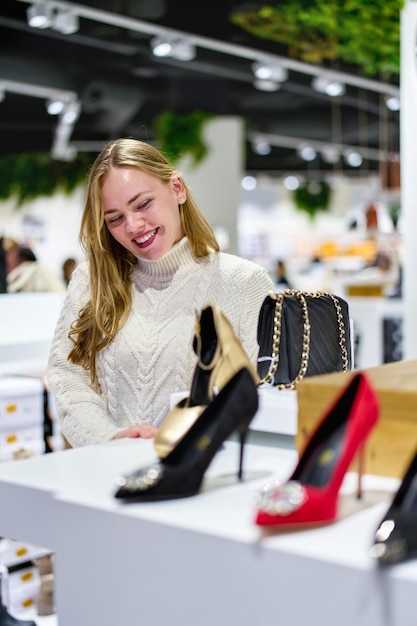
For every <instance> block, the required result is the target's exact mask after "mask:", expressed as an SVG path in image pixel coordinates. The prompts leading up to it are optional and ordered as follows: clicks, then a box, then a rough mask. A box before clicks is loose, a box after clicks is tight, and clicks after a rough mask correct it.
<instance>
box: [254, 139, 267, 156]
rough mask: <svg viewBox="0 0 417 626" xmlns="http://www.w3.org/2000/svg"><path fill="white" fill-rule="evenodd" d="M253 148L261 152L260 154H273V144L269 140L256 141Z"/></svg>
mask: <svg viewBox="0 0 417 626" xmlns="http://www.w3.org/2000/svg"><path fill="white" fill-rule="evenodd" d="M252 150H253V151H254V152H256V154H259V156H266V155H267V154H271V146H270V145H269V143H268V142H267V141H254V142H253V144H252Z"/></svg>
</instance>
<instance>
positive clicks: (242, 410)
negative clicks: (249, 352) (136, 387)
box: [115, 368, 258, 502]
mask: <svg viewBox="0 0 417 626" xmlns="http://www.w3.org/2000/svg"><path fill="white" fill-rule="evenodd" d="M257 409H258V390H257V387H256V385H255V383H254V380H253V378H252V375H251V374H250V373H249V371H248V370H247V369H246V368H243V369H242V370H240V371H239V372H238V373H237V374H235V376H234V377H233V378H232V379H231V380H230V381H229V382H228V383H227V384H226V386H225V387H223V389H222V390H221V391H220V392H219V394H218V395H217V396H215V397H214V399H213V400H212V402H211V403H210V404H209V405H208V406H207V408H206V409H205V410H204V411H203V412H202V413H201V415H200V416H199V417H198V419H197V420H196V421H195V422H194V424H193V425H192V426H191V428H190V429H189V430H188V431H187V432H186V434H185V435H184V437H183V438H182V439H180V441H179V442H178V444H177V445H176V447H175V448H174V449H173V450H172V452H170V453H169V454H168V455H167V456H166V457H165V458H164V459H159V460H158V461H157V462H155V463H153V464H151V465H148V466H146V467H143V468H141V469H139V470H137V471H135V472H132V473H131V474H128V475H127V476H122V477H121V478H119V479H117V481H116V484H117V485H118V490H117V491H116V493H115V497H116V498H120V499H123V500H126V501H130V502H146V501H152V500H168V499H172V498H185V497H187V496H193V495H195V494H196V493H198V491H199V489H200V486H201V483H202V481H203V478H204V474H205V472H206V470H207V468H208V466H209V465H210V463H211V461H212V459H213V457H214V455H215V454H216V453H217V451H218V450H219V448H220V447H221V446H222V444H223V443H224V441H225V440H226V439H227V437H229V436H230V435H231V434H232V433H233V432H235V431H239V433H240V436H241V439H240V456H239V470H238V476H239V477H240V478H241V477H242V460H243V448H244V443H245V436H246V432H247V430H248V427H249V424H250V422H251V420H252V418H253V417H254V415H255V413H256V411H257Z"/></svg>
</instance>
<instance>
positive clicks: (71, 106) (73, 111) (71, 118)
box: [60, 100, 81, 126]
mask: <svg viewBox="0 0 417 626" xmlns="http://www.w3.org/2000/svg"><path fill="white" fill-rule="evenodd" d="M80 113H81V103H80V101H79V100H71V101H70V102H66V103H65V105H64V109H63V111H62V113H61V114H60V118H61V121H62V123H63V124H66V125H67V126H71V125H73V124H75V122H76V121H77V120H78V118H79V117H80Z"/></svg>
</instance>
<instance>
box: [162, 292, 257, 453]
mask: <svg viewBox="0 0 417 626" xmlns="http://www.w3.org/2000/svg"><path fill="white" fill-rule="evenodd" d="M193 350H194V352H195V354H196V356H197V357H198V361H197V364H196V367H195V369H194V374H193V379H192V382H191V389H190V394H189V396H188V397H187V398H185V399H184V400H181V401H180V402H179V403H178V404H177V405H176V406H174V407H173V408H172V410H171V411H170V412H169V413H168V415H167V416H166V418H165V419H164V421H163V422H162V424H161V426H160V427H159V429H158V432H157V433H156V435H155V437H154V440H153V443H154V447H155V450H156V452H157V454H158V456H159V457H160V458H161V459H162V458H164V457H166V456H167V454H169V453H170V452H171V450H172V449H173V448H174V447H175V446H176V445H177V442H178V441H179V440H180V439H181V438H182V437H183V436H184V435H185V433H186V432H187V430H188V429H189V428H190V427H191V426H192V425H193V423H194V422H195V421H196V420H197V419H198V417H199V416H200V415H201V413H202V412H203V411H204V409H205V408H206V406H207V405H208V404H209V403H210V402H211V401H212V400H213V397H214V395H215V393H216V392H219V391H220V390H221V389H222V388H223V387H224V386H225V385H226V383H227V382H228V381H229V380H230V379H231V378H232V377H233V376H234V375H235V374H236V373H237V372H238V371H239V370H241V369H242V368H243V367H245V368H246V369H247V370H248V371H249V372H250V373H251V375H252V377H253V379H254V381H255V383H256V384H259V382H260V379H259V376H258V374H257V372H256V369H255V368H254V367H253V365H252V363H251V362H250V360H249V357H248V355H247V354H246V352H245V350H244V349H243V347H242V345H241V343H240V341H239V340H238V339H237V337H236V336H235V333H234V330H233V327H232V325H231V324H230V322H229V320H228V319H227V317H226V316H225V315H224V314H223V312H222V311H221V310H220V309H219V307H218V306H216V305H215V304H211V303H208V304H206V305H205V306H204V307H203V309H202V310H201V313H200V316H199V317H198V318H197V323H196V329H195V334H194V339H193Z"/></svg>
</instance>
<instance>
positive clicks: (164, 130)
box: [154, 110, 214, 166]
mask: <svg viewBox="0 0 417 626" xmlns="http://www.w3.org/2000/svg"><path fill="white" fill-rule="evenodd" d="M213 117H214V114H212V113H208V112H206V111H200V110H195V111H190V113H184V114H179V113H174V112H173V111H170V110H166V111H162V113H160V114H159V115H158V116H157V117H156V118H155V119H154V128H155V132H156V139H157V142H158V144H159V148H160V150H161V151H162V152H163V153H164V154H165V155H166V157H167V158H168V159H169V160H170V161H171V162H172V163H175V162H177V161H178V160H179V159H180V158H182V157H184V156H186V155H189V156H190V157H191V160H192V164H193V165H194V166H195V165H198V164H199V163H201V162H202V161H203V160H204V158H205V157H206V156H207V154H208V146H207V145H206V143H205V141H204V139H203V136H202V131H203V127H204V125H205V124H206V122H208V121H209V120H210V119H212V118H213Z"/></svg>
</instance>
